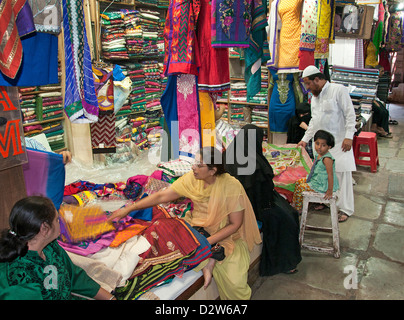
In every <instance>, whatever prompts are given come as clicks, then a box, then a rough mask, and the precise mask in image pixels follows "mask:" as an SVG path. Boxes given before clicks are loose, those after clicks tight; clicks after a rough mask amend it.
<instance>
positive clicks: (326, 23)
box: [314, 0, 335, 59]
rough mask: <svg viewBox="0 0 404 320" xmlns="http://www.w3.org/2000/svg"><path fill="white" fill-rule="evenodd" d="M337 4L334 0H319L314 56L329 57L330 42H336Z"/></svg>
mask: <svg viewBox="0 0 404 320" xmlns="http://www.w3.org/2000/svg"><path fill="white" fill-rule="evenodd" d="M334 16H335V6H334V3H333V2H332V1H326V0H319V1H318V7H317V38H316V49H315V53H314V58H315V59H319V58H328V54H329V44H330V43H334V38H333V37H334Z"/></svg>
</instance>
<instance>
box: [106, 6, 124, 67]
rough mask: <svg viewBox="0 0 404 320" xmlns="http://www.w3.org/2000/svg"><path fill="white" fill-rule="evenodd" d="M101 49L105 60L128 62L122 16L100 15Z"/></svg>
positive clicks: (112, 14) (115, 14) (114, 14)
mask: <svg viewBox="0 0 404 320" xmlns="http://www.w3.org/2000/svg"><path fill="white" fill-rule="evenodd" d="M101 47H102V54H103V56H104V57H105V58H107V59H123V60H128V59H129V55H128V50H127V48H126V39H125V23H124V16H123V14H122V13H120V12H104V13H102V14H101Z"/></svg>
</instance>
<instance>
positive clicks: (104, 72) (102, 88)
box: [93, 66, 114, 112]
mask: <svg viewBox="0 0 404 320" xmlns="http://www.w3.org/2000/svg"><path fill="white" fill-rule="evenodd" d="M93 77H94V87H95V92H96V94H97V99H98V107H99V108H100V110H101V111H110V112H112V111H114V82H113V68H112V67H105V68H98V67H95V66H93Z"/></svg>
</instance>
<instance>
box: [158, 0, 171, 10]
mask: <svg viewBox="0 0 404 320" xmlns="http://www.w3.org/2000/svg"><path fill="white" fill-rule="evenodd" d="M169 4H170V1H169V0H157V7H159V8H162V9H168V5H169Z"/></svg>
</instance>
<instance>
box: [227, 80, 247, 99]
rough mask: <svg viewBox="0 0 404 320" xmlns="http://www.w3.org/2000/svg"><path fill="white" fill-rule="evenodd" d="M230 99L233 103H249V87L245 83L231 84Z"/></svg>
mask: <svg viewBox="0 0 404 320" xmlns="http://www.w3.org/2000/svg"><path fill="white" fill-rule="evenodd" d="M230 99H231V100H233V101H247V85H246V83H245V82H243V81H239V82H235V83H232V84H230Z"/></svg>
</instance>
